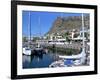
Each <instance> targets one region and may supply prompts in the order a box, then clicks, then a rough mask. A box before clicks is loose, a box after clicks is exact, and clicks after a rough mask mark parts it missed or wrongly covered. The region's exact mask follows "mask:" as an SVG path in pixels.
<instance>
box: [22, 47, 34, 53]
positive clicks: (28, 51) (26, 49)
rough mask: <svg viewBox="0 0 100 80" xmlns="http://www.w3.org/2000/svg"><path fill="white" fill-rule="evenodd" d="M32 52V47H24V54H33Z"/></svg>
mask: <svg viewBox="0 0 100 80" xmlns="http://www.w3.org/2000/svg"><path fill="white" fill-rule="evenodd" d="M31 53H32V50H31V49H29V48H26V47H25V48H23V54H24V55H31Z"/></svg>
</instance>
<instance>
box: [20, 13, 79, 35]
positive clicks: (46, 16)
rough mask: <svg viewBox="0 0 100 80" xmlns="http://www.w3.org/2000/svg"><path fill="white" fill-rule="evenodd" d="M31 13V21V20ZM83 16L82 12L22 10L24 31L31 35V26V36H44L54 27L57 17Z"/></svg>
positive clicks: (24, 33) (25, 33)
mask: <svg viewBox="0 0 100 80" xmlns="http://www.w3.org/2000/svg"><path fill="white" fill-rule="evenodd" d="M29 14H30V22H29ZM61 16H62V17H69V16H81V14H80V13H60V12H39V11H38V12H36V11H23V12H22V33H23V35H25V36H29V34H30V33H29V27H28V24H30V28H31V36H43V35H44V34H45V33H47V32H48V31H49V30H50V28H51V27H52V25H53V23H54V21H55V20H56V19H57V17H61Z"/></svg>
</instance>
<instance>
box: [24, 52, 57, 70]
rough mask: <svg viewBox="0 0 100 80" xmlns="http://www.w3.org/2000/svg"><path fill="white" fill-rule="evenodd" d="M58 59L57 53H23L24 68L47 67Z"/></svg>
mask: <svg viewBox="0 0 100 80" xmlns="http://www.w3.org/2000/svg"><path fill="white" fill-rule="evenodd" d="M56 59H57V57H56V55H55V54H51V53H46V54H38V55H33V56H26V55H23V68H45V67H49V65H50V64H51V63H52V62H54V61H55V60H56Z"/></svg>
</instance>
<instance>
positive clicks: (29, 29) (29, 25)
mask: <svg viewBox="0 0 100 80" xmlns="http://www.w3.org/2000/svg"><path fill="white" fill-rule="evenodd" d="M30 15H31V14H30V12H29V16H28V31H29V32H28V33H29V34H28V46H29V45H30V41H31V24H30V22H31V18H30Z"/></svg>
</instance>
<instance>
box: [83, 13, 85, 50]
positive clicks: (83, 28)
mask: <svg viewBox="0 0 100 80" xmlns="http://www.w3.org/2000/svg"><path fill="white" fill-rule="evenodd" d="M82 34H83V51H84V52H85V38H84V37H85V34H84V15H83V13H82Z"/></svg>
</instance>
